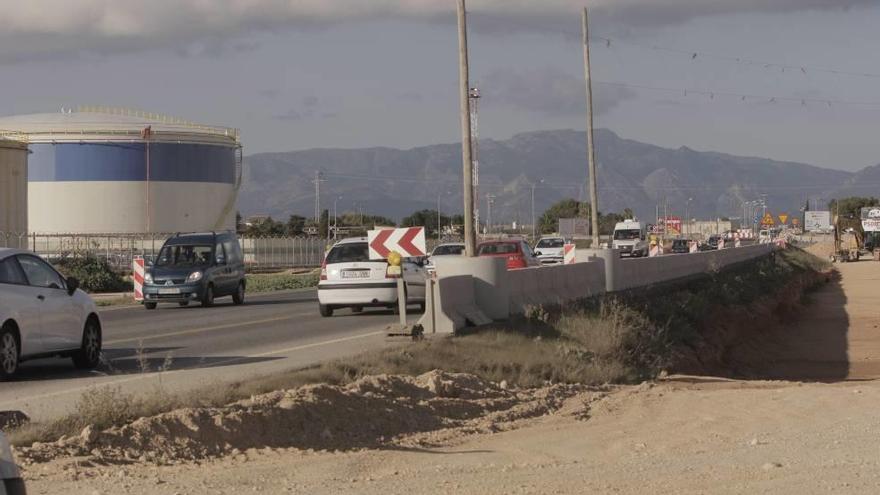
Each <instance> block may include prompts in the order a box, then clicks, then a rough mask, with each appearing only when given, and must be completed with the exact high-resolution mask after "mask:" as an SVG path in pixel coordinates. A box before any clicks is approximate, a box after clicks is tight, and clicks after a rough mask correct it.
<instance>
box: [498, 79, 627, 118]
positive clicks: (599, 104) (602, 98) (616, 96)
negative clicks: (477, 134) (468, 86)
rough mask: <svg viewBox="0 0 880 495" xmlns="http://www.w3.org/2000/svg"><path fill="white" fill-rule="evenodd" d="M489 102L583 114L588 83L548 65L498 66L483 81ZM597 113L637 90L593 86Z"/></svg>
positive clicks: (542, 111) (546, 112) (563, 114)
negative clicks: (531, 67)
mask: <svg viewBox="0 0 880 495" xmlns="http://www.w3.org/2000/svg"><path fill="white" fill-rule="evenodd" d="M483 87H484V88H485V90H484V92H483V93H484V96H485V99H486V100H487V102H486V104H487V105H488V104H491V103H492V100H495V101H498V102H500V103H502V104H506V105H510V106H512V107H514V108H518V109H521V110H526V111H528V112H532V113H536V114H540V115H545V116H552V117H568V116H573V115H583V114H584V112H585V110H586V89H585V88H586V86H585V83H584V79H583V76H581V77H576V76H573V75H571V74H568V73H565V72H562V71H560V70H559V69H556V68H552V67H547V68H543V69H538V70H525V71H515V70H509V69H504V70H497V71H494V72H492V73H490V74H489V76H488V77H486V79H485V83H484V84H483ZM593 97H594V101H593V103H594V105H595V111H596V114H603V113H607V112H609V111H611V110H612V109H614V107H616V106H617V105H619V104H620V103H621V102H622V101H624V100H628V99H632V98H635V97H636V93H635V92H634V91H633V90H631V89H629V88H626V87H622V86H594V88H593Z"/></svg>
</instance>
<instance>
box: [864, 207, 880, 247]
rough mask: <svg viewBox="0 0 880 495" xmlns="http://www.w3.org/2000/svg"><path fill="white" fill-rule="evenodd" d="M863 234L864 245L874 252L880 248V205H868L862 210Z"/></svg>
mask: <svg viewBox="0 0 880 495" xmlns="http://www.w3.org/2000/svg"><path fill="white" fill-rule="evenodd" d="M860 216H861V220H862V230H863V231H864V233H865V235H864V236H863V244H862V247H863V248H864V250H865V251H867V252H869V253H873V252H874V251H875V250H880V206H867V207H864V208H862V210H861V215H860Z"/></svg>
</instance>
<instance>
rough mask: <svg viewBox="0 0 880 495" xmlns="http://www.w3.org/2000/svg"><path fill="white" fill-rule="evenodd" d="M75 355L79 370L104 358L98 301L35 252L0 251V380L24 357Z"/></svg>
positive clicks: (95, 364) (15, 368)
mask: <svg viewBox="0 0 880 495" xmlns="http://www.w3.org/2000/svg"><path fill="white" fill-rule="evenodd" d="M46 357H64V358H72V359H73V364H74V365H75V366H76V367H77V368H80V369H94V368H97V367H98V365H99V364H100V361H101V319H100V318H99V317H98V311H97V309H96V308H95V303H94V302H93V301H92V298H91V297H89V295H88V294H86V293H85V292H83V291H81V290H79V281H78V280H77V279H75V278H73V277H70V278H64V277H63V276H62V275H61V274H60V273H58V272H57V271H56V270H55V269H54V268H53V267H52V265H50V264H49V263H46V262H45V261H43V259H42V258H40V257H38V256H37V255H35V254H33V253H31V252H28V251H23V250H19V249H0V381H2V380H3V379H8V378H10V377H12V376H13V375H14V374H15V373H16V371H18V368H19V365H20V364H21V362H22V361H25V360H30V359H38V358H46Z"/></svg>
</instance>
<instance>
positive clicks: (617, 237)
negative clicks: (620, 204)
mask: <svg viewBox="0 0 880 495" xmlns="http://www.w3.org/2000/svg"><path fill="white" fill-rule="evenodd" d="M611 247H612V248H614V249H619V250H620V255H621V256H632V257H640V256H647V255H648V237H647V235H646V232H645V226H644V225H642V223H641V222H639V221H637V220H632V219H629V220H624V221H623V222H618V223H617V224H616V225H615V226H614V236H613V237H612V243H611Z"/></svg>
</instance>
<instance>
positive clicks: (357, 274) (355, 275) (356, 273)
mask: <svg viewBox="0 0 880 495" xmlns="http://www.w3.org/2000/svg"><path fill="white" fill-rule="evenodd" d="M342 278H370V272H369V271H367V270H362V271H349V272H342Z"/></svg>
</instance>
